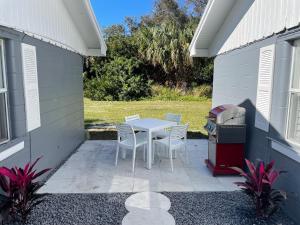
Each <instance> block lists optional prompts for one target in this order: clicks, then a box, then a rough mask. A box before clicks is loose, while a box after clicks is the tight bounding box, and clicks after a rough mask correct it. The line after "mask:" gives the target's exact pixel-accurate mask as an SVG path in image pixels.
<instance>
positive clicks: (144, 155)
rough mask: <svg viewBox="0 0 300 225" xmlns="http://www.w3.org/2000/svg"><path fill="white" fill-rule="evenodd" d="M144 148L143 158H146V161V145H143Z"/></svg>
mask: <svg viewBox="0 0 300 225" xmlns="http://www.w3.org/2000/svg"><path fill="white" fill-rule="evenodd" d="M143 148H144V149H143V151H144V152H143V160H144V162H146V145H144V147H143Z"/></svg>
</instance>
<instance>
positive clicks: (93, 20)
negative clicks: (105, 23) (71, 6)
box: [84, 0, 107, 56]
mask: <svg viewBox="0 0 300 225" xmlns="http://www.w3.org/2000/svg"><path fill="white" fill-rule="evenodd" d="M84 3H85V8H86V9H87V11H88V13H89V18H90V21H91V23H92V24H93V26H94V29H95V30H96V33H97V35H98V39H99V41H100V45H101V49H100V54H98V55H96V56H106V51H107V46H106V44H105V41H104V38H103V34H102V31H101V29H100V27H99V24H98V22H97V19H96V16H95V14H94V11H93V9H92V6H91V2H90V0H85V1H84ZM89 51H90V49H88V50H87V53H88V52H89Z"/></svg>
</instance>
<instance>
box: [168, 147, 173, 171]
mask: <svg viewBox="0 0 300 225" xmlns="http://www.w3.org/2000/svg"><path fill="white" fill-rule="evenodd" d="M169 157H170V163H171V171H172V172H173V170H174V167H173V151H172V149H171V148H170V147H169Z"/></svg>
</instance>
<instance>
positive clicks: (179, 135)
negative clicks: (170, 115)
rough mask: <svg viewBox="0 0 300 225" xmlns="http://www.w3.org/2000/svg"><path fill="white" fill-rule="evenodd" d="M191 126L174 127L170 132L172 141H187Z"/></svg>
mask: <svg viewBox="0 0 300 225" xmlns="http://www.w3.org/2000/svg"><path fill="white" fill-rule="evenodd" d="M188 128H189V124H185V125H177V126H173V127H172V128H171V131H170V139H172V140H179V139H186V136H187V130H188Z"/></svg>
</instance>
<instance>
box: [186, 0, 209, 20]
mask: <svg viewBox="0 0 300 225" xmlns="http://www.w3.org/2000/svg"><path fill="white" fill-rule="evenodd" d="M207 2H208V0H186V6H187V7H189V6H191V7H192V15H193V16H195V17H198V18H200V17H201V16H202V14H203V11H204V9H205V6H206V5H207Z"/></svg>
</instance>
